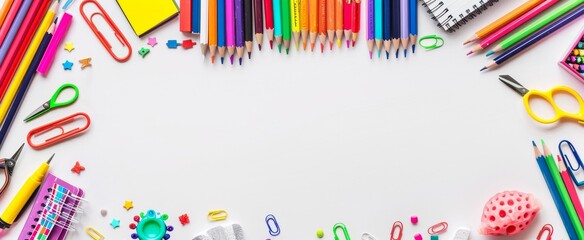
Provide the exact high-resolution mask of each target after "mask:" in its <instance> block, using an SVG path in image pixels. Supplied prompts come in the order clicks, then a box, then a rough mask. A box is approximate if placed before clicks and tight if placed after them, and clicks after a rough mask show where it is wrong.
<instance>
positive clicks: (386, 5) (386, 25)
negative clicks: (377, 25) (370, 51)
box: [382, 0, 391, 59]
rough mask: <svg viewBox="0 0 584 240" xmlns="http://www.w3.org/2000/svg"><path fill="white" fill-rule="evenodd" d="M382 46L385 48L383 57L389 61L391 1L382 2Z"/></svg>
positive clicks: (384, 0)
mask: <svg viewBox="0 0 584 240" xmlns="http://www.w3.org/2000/svg"><path fill="white" fill-rule="evenodd" d="M382 18H383V25H382V26H383V45H384V46H385V57H386V58H387V59H389V50H390V48H391V20H390V18H391V1H390V0H383V16H382Z"/></svg>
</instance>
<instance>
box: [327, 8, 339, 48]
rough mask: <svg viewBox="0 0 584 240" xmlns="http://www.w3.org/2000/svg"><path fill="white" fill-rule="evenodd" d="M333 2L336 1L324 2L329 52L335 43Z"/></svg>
mask: <svg viewBox="0 0 584 240" xmlns="http://www.w3.org/2000/svg"><path fill="white" fill-rule="evenodd" d="M335 1H338V0H326V32H327V34H328V40H329V44H330V46H331V50H332V49H333V42H334V41H335ZM341 1H342V0H341Z"/></svg>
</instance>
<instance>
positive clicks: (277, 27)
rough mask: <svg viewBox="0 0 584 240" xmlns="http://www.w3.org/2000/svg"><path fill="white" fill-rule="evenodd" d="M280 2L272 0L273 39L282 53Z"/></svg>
mask: <svg viewBox="0 0 584 240" xmlns="http://www.w3.org/2000/svg"><path fill="white" fill-rule="evenodd" d="M280 1H281V0H273V2H272V4H273V6H274V38H275V39H276V46H277V47H278V50H279V51H280V52H282V3H281V2H280Z"/></svg>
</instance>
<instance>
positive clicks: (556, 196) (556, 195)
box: [531, 141, 578, 239]
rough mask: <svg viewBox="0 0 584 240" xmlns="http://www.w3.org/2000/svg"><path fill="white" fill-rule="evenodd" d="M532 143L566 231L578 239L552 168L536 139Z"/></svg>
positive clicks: (572, 237) (571, 237)
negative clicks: (548, 164) (553, 176)
mask: <svg viewBox="0 0 584 240" xmlns="http://www.w3.org/2000/svg"><path fill="white" fill-rule="evenodd" d="M531 143H532V144H533V150H534V152H535V160H536V161H537V165H538V166H539V170H540V171H541V175H542V176H543V179H544V180H545V184H546V185H547V187H548V189H549V191H550V195H551V196H552V199H553V200H554V204H555V205H556V208H557V209H558V213H559V215H560V218H561V219H562V223H563V224H564V227H565V228H566V232H567V233H568V236H569V237H570V239H578V237H577V235H576V231H575V230H574V226H572V223H571V222H570V217H568V211H567V210H566V206H565V205H564V203H563V202H562V198H561V197H560V193H559V191H558V188H557V187H556V184H555V183H554V179H553V178H552V174H551V173H550V170H549V168H548V166H547V163H546V160H545V156H544V155H543V154H542V153H541V152H540V151H539V148H537V145H535V142H534V141H531Z"/></svg>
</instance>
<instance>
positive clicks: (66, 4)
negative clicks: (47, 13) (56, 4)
mask: <svg viewBox="0 0 584 240" xmlns="http://www.w3.org/2000/svg"><path fill="white" fill-rule="evenodd" d="M59 1H60V0H59ZM71 3H73V0H67V2H65V4H63V8H62V9H63V10H67V8H69V6H70V5H71Z"/></svg>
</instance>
